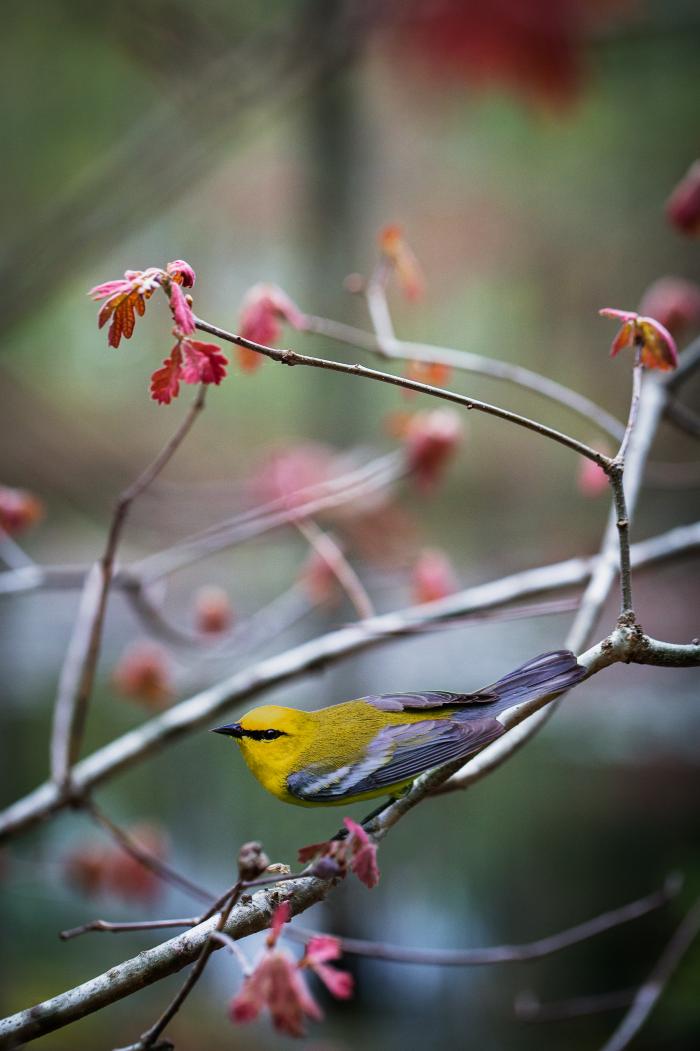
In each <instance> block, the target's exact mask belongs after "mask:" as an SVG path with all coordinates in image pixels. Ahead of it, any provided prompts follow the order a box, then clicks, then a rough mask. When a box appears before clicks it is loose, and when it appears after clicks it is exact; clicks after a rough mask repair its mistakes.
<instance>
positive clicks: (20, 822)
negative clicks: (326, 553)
mask: <svg viewBox="0 0 700 1051" xmlns="http://www.w3.org/2000/svg"><path fill="white" fill-rule="evenodd" d="M613 540H614V537H613ZM698 546H700V523H696V524H694V525H692V526H682V527H677V528H676V529H673V530H671V531H670V532H668V533H665V534H662V535H661V536H659V537H654V538H652V539H650V540H647V541H644V542H643V543H641V544H638V545H633V547H632V564H633V566H639V567H642V566H645V565H650V564H653V563H655V562H658V561H659V560H661V559H664V558H670V557H677V556H678V555H680V554H683V553H687V552H689V551H692V550H695V549H697V548H698ZM601 565H602V566H603V567H604V568H605V570H606V573H607V572H608V571H610V572H611V573H612V576H611V579H612V577H614V572H615V569H614V563H613V566H612V569H611V570H609V563H608V562H607V561H605V560H603V561H601V559H600V558H599V557H598V558H592V559H582V558H573V559H569V560H568V561H565V562H559V563H554V564H552V565H549V566H541V567H538V568H537V569H530V570H526V571H524V572H522V573H515V574H513V575H512V576H509V577H504V578H502V579H500V580H495V581H491V582H489V583H486V584H480V585H477V586H476V587H472V588H467V589H466V590H465V591H462V592H459V593H458V594H456V595H451V596H449V597H448V598H446V599H440V600H439V601H437V602H431V603H427V604H424V605H420V606H413V607H409V608H408V609H404V610H398V611H395V612H392V613H386V614H383V615H382V616H379V617H375V618H373V619H372V620H370V621H364V622H363V623H361V624H353V625H350V626H348V627H345V628H341V629H339V630H337V631H332V632H329V633H328V634H326V635H321V636H320V637H318V638H316V639H312V640H310V641H309V642H305V643H302V644H301V645H300V646H296V647H294V648H292V649H290V650H287V651H285V652H283V653H280V654H277V655H275V656H273V657H269V658H266V659H265V660H263V661H260V662H258V663H256V664H253V665H252V666H251V667H249V668H246V669H244V670H242V671H240V672H237V673H236V674H235V675H232V676H230V677H229V678H227V679H224V680H223V681H222V682H220V683H218V684H217V685H215V686H211V687H210V688H209V689H207V690H203V691H202V692H200V693H198V694H195V695H194V696H193V697H191V698H189V699H188V700H185V701H181V702H180V703H179V704H177V705H175V706H173V707H172V708H170V709H168V711H166V712H163V713H162V714H161V715H159V716H157V717H155V718H153V719H150V720H148V722H146V723H144V724H143V725H141V726H140V727H138V728H136V729H134V730H132V731H130V732H129V733H126V734H124V735H123V736H122V737H120V738H117V739H116V740H114V741H112V742H111V743H110V744H108V745H105V746H104V747H103V748H100V749H98V750H97V751H95V752H93V754H92V755H90V756H88V757H87V758H86V759H83V760H82V761H81V762H79V763H77V764H76V766H75V767H74V768H73V771H72V782H73V785H74V790H75V791H76V792H77V793H78V794H80V793H82V792H86V791H89V790H90V789H92V788H94V787H95V786H96V785H98V784H102V783H103V782H105V781H108V780H110V779H111V778H112V777H114V776H116V775H117V774H119V773H121V772H122V771H124V770H126V769H128V768H129V767H131V766H133V765H135V764H137V763H140V762H142V761H143V760H145V759H146V758H147V757H148V756H149V755H152V754H153V752H155V751H158V750H160V749H161V748H164V747H166V746H167V745H169V744H170V743H173V742H174V741H176V740H179V739H180V738H181V737H183V736H185V735H186V734H189V733H192V732H194V731H195V730H197V729H200V728H202V727H205V726H207V725H209V723H210V722H211V720H213V719H214V718H215V717H216V716H218V715H221V714H223V713H224V712H227V711H229V710H230V709H231V707H232V706H233V705H234V704H236V703H237V702H242V701H245V700H249V699H250V698H252V697H255V696H257V695H259V694H260V693H262V692H264V691H265V690H267V689H270V688H271V687H273V686H277V685H279V684H280V683H283V682H290V681H292V680H293V679H295V678H297V677H298V676H300V675H305V674H308V673H309V672H313V671H320V670H322V669H323V668H324V667H326V666H327V665H329V664H332V663H334V662H336V661H338V660H341V659H343V658H345V657H348V656H350V655H352V654H354V653H359V652H362V651H363V650H365V649H368V648H370V647H372V646H377V645H380V644H382V643H384V642H386V641H387V640H389V639H392V638H397V637H405V636H406V632H407V631H410V630H411V629H414V628H416V627H419V626H422V625H425V624H434V623H439V622H440V621H443V620H448V619H451V618H454V617H455V616H458V615H459V614H461V613H469V612H476V611H477V610H485V609H497V608H500V607H503V606H504V605H507V604H508V603H510V602H513V601H515V600H518V599H522V598H525V597H528V596H534V595H540V594H542V593H544V592H550V591H552V590H557V589H561V588H567V587H573V586H576V585H580V584H583V583H585V582H586V581H587V580H588V579H589V578H590V579H593V578H595V577H596V576H597V575H598V573H599V571H600V567H601ZM508 738H512V734H509V735H508ZM504 740H505V738H504ZM489 747H490V748H492V747H493V746H489ZM482 757H486V759H482ZM489 760H490V755H489V750H488V749H486V750H485V751H484V752H481V753H479V755H478V756H477V757H475V758H474V759H472V760H471V761H470V763H469V764H468V766H467V767H466V768H465V771H466V770H469V771H471V772H474V770H475V765H474V764H476V763H477V762H484V761H489ZM470 776H471V774H470ZM67 804H68V800H67V799H66V798H65V796H64V795H63V794H62V793H61V792H60V791H59V789H58V786H57V785H56V784H55V783H54V782H51V781H49V782H46V783H45V784H43V785H40V786H39V787H38V788H36V789H35V790H34V791H33V792H30V793H29V794H28V795H27V796H25V797H24V798H22V799H20V800H18V801H17V802H16V803H14V804H12V805H11V806H10V807H8V808H7V809H6V810H5V811H4V812H3V813H2V814H0V840H2V839H7V838H9V837H10V836H12V835H13V834H15V833H17V832H19V831H21V830H23V829H26V828H29V827H31V826H32V825H34V824H36V823H37V822H38V821H41V820H42V819H43V818H45V817H47V816H48V815H49V814H51V813H53V812H55V811H57V810H60V809H61V808H63V807H65V806H66V805H67Z"/></svg>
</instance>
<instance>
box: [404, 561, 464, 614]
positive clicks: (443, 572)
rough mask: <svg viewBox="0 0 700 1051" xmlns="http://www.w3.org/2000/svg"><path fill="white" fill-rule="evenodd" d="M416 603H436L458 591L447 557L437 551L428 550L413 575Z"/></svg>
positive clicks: (414, 569) (415, 566) (417, 564)
mask: <svg viewBox="0 0 700 1051" xmlns="http://www.w3.org/2000/svg"><path fill="white" fill-rule="evenodd" d="M412 584H413V599H414V601H415V602H418V603H423V602H435V601H436V600H437V599H441V598H446V597H447V595H452V594H454V592H455V591H456V590H457V586H458V585H457V579H456V577H455V573H454V570H453V569H452V565H451V563H450V560H449V559H448V557H447V555H446V554H445V553H444V552H443V551H438V550H437V549H434V548H433V549H431V548H426V549H425V550H424V551H422V552H421V553H420V555H419V556H418V560H417V561H416V564H415V565H414V567H413V573H412Z"/></svg>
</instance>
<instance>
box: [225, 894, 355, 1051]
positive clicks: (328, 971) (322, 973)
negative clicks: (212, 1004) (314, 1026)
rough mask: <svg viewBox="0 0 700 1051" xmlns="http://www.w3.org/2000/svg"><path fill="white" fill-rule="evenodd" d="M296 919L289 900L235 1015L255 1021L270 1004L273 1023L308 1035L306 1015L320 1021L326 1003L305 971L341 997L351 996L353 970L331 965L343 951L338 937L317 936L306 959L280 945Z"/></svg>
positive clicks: (236, 1004) (232, 1009)
mask: <svg viewBox="0 0 700 1051" xmlns="http://www.w3.org/2000/svg"><path fill="white" fill-rule="evenodd" d="M290 918H291V907H290V905H289V902H287V901H285V902H283V903H282V904H281V905H278V907H277V908H276V909H275V912H274V914H273V917H272V925H271V928H270V933H269V934H268V937H267V944H266V947H265V950H264V952H263V954H262V956H261V957H260V959H259V960H258V962H257V963H256V965H255V967H254V968H253V970H252V971H251V973H250V974H248V975H246V977H245V979H244V981H243V986H242V987H241V989H240V991H239V992H238V993H237V994H236V996H234V998H233V1000H232V1001H231V1006H230V1016H231V1019H232V1021H234V1022H252V1021H253V1020H254V1019H255V1018H257V1017H258V1015H259V1014H260V1012H261V1011H262V1010H263V1008H265V1007H267V1009H268V1010H269V1012H270V1015H271V1017H272V1022H273V1025H274V1026H275V1028H276V1029H278V1030H279V1031H280V1032H281V1033H286V1034H287V1035H288V1036H297V1037H300V1036H304V1020H305V1018H313V1019H314V1020H315V1021H320V1019H321V1018H323V1012H322V1011H321V1008H320V1007H319V1005H318V1004H317V1003H316V1001H315V1000H314V998H313V996H312V995H311V991H310V989H309V987H308V985H307V984H306V980H305V978H304V971H305V970H308V971H313V972H314V974H316V976H317V977H318V978H320V980H321V981H322V982H323V984H324V985H325V986H326V988H327V989H328V991H329V992H330V993H331V994H332V995H333V996H335V997H336V998H337V999H339V1000H347V999H349V998H350V997H351V996H352V993H353V979H352V975H351V974H348V973H347V971H339V970H336V968H335V967H330V966H329V962H330V961H331V960H337V959H338V958H339V956H340V953H341V949H340V942H339V941H338V939H337V938H332V937H329V936H325V935H324V936H319V937H316V938H311V940H310V941H309V943H308V945H307V946H306V952H305V953H304V955H303V957H302V958H301V959H300V960H294V959H292V957H291V956H289V955H288V954H287V953H285V952H284V951H283V950H282V949H279V948H278V947H277V942H278V940H279V936H280V934H281V932H282V928H283V927H284V924H285V923H288V922H289V920H290Z"/></svg>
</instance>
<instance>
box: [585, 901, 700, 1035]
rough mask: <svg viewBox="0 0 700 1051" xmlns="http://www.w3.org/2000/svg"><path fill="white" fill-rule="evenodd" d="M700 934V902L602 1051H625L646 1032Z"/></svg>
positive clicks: (679, 928)
mask: <svg viewBox="0 0 700 1051" xmlns="http://www.w3.org/2000/svg"><path fill="white" fill-rule="evenodd" d="M698 932H700V898H699V899H698V900H697V901H696V902H695V904H694V905H693V907H692V909H691V910H690V912H688V913H687V915H686V916H685V918H684V919H683V921H682V923H681V924H680V926H679V927H678V928H677V929H676V932H675V934H674V935H673V937H672V938H671V940H670V942H669V943H668V945H667V946H666V948H665V949H664V951H663V953H662V954H661V956H660V957H659V960H658V962H657V964H656V966H655V967H654V968H653V970H652V972H651V974H650V975H649V977H648V978H647V980H646V981H645V982H644V984H643V985H641V986H640V987H639V989H638V990H637V993H636V995H635V997H634V1000H633V1002H632V1006H631V1007H630V1009H629V1011H628V1012H627V1014H626V1015H625V1017H624V1018H623V1019H622V1022H621V1023H620V1025H619V1026H618V1027H617V1029H616V1030H615V1032H614V1033H613V1035H612V1036H611V1037H610V1039H609V1040H608V1041H606V1043H605V1045H604V1047H603V1048H602V1049H601V1051H623V1048H625V1047H627V1046H628V1045H629V1044H630V1042H631V1041H632V1040H633V1038H634V1037H635V1036H636V1035H637V1033H638V1032H639V1030H640V1029H641V1028H642V1026H643V1025H644V1023H645V1022H646V1020H647V1018H648V1017H649V1015H650V1014H651V1012H652V1011H653V1009H654V1007H655V1006H656V1003H657V1001H658V999H659V997H660V996H661V995H662V994H663V992H664V990H665V988H666V986H667V985H668V983H669V981H670V979H671V976H672V975H673V972H674V971H675V970H676V968H677V967H678V964H679V963H680V962H681V960H682V958H683V956H684V955H685V953H686V952H687V950H688V949H689V948H690V946H691V945H692V943H693V942H694V940H695V938H696V937H697V936H698Z"/></svg>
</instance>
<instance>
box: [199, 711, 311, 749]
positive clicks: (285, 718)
mask: <svg viewBox="0 0 700 1051" xmlns="http://www.w3.org/2000/svg"><path fill="white" fill-rule="evenodd" d="M306 719H307V716H306V714H305V713H304V712H298V711H295V709H294V708H282V707H280V706H279V705H276V704H266V705H263V706H262V707H260V708H253V709H252V711H250V712H246V714H245V715H244V716H242V718H241V720H240V722H237V723H229V724H228V725H227V726H217V727H216V729H215V730H213V731H212V733H215V734H225V735H226V736H227V737H233V738H235V739H236V740H237V741H239V742H240V743H241V744H244V743H245V744H249V743H250V744H252V743H253V742H260V743H262V744H270V743H271V742H274V741H278V740H281V739H283V738H291V737H295V736H297V735H298V734H299V732H300V730H301V728H302V726H303V724H304V722H305V720H306Z"/></svg>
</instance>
